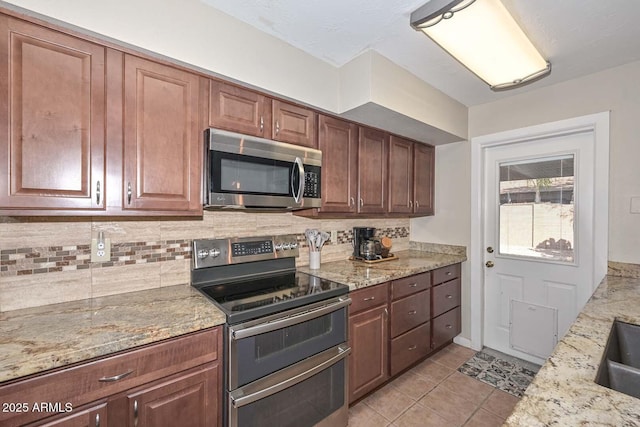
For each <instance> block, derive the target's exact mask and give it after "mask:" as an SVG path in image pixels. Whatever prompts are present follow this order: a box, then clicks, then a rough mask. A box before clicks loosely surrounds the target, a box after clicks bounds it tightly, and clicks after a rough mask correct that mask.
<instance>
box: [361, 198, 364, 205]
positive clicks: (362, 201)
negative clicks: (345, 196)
mask: <svg viewBox="0 0 640 427" xmlns="http://www.w3.org/2000/svg"><path fill="white" fill-rule="evenodd" d="M360 206H364V200H362V197H360Z"/></svg>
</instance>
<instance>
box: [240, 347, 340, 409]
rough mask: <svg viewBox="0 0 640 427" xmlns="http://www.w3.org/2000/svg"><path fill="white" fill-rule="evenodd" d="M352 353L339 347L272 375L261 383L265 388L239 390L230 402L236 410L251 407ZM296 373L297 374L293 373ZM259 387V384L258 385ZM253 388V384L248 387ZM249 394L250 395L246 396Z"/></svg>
mask: <svg viewBox="0 0 640 427" xmlns="http://www.w3.org/2000/svg"><path fill="white" fill-rule="evenodd" d="M350 352H351V347H347V346H345V345H339V346H337V347H334V348H332V349H330V350H327V351H325V352H323V353H320V354H318V355H316V356H313V357H310V358H308V359H306V360H303V361H302V362H299V363H298V364H296V365H293V366H291V367H290V368H286V369H283V370H282V371H279V372H276V373H275V374H272V376H270V377H266V378H264V379H262V380H258V381H260V382H265V386H264V387H260V386H258V387H257V388H258V390H257V391H255V392H253V393H252V392H250V391H249V390H246V387H247V386H245V389H243V388H240V389H237V390H235V391H233V392H231V393H230V394H229V400H230V401H231V404H232V405H233V407H234V408H235V409H238V408H241V407H243V406H245V405H249V404H251V403H253V402H255V401H257V400H260V399H264V398H265V397H269V396H271V395H273V394H276V393H278V392H280V391H282V390H285V389H287V388H289V387H292V386H294V385H296V384H298V383H301V382H302V381H304V380H306V379H307V378H310V377H312V376H314V375H315V374H317V373H319V372H321V371H324V370H325V369H327V368H329V367H331V366H333V365H335V364H336V363H338V362H339V361H341V360H342V359H344V358H345V357H347V356H348V355H349V353H350ZM291 371H296V372H293V373H292V372H291ZM254 384H255V383H254ZM256 385H257V384H256ZM248 386H249V387H251V384H249V385H248ZM245 392H248V394H245Z"/></svg>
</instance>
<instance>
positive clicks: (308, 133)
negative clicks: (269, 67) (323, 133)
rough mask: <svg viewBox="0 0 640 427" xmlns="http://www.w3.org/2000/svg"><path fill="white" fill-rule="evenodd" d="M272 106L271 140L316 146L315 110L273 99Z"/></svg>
mask: <svg viewBox="0 0 640 427" xmlns="http://www.w3.org/2000/svg"><path fill="white" fill-rule="evenodd" d="M272 107H273V108H272V109H273V126H272V128H271V138H272V139H273V140H275V141H282V142H288V143H290V144H296V145H304V146H305V147H311V148H317V147H318V139H317V135H316V120H317V114H316V112H315V111H313V110H308V109H306V108H303V107H299V106H297V105H292V104H288V103H286V102H282V101H278V100H275V99H274V100H273V101H272ZM323 163H324V161H323Z"/></svg>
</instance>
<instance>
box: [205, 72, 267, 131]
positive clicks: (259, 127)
mask: <svg viewBox="0 0 640 427" xmlns="http://www.w3.org/2000/svg"><path fill="white" fill-rule="evenodd" d="M209 126H211V127H214V128H219V129H226V130H230V131H233V132H240V133H244V134H248V135H255V136H260V137H263V138H269V137H270V136H271V99H270V98H267V97H265V96H264V95H261V94H259V93H258V92H254V91H252V90H249V89H244V88H241V87H238V86H234V85H230V84H228V83H223V82H219V81H216V80H210V96H209Z"/></svg>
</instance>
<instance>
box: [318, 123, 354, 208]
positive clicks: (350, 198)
mask: <svg viewBox="0 0 640 427" xmlns="http://www.w3.org/2000/svg"><path fill="white" fill-rule="evenodd" d="M319 125H320V130H319V135H318V136H319V138H318V148H319V149H320V150H321V151H322V183H321V188H322V208H320V211H321V212H355V211H356V201H355V199H356V197H357V196H358V190H357V187H358V163H357V155H358V127H357V126H356V125H354V124H353V123H349V122H345V121H342V120H338V119H334V118H332V117H326V116H320V118H319Z"/></svg>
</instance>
